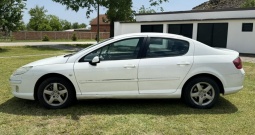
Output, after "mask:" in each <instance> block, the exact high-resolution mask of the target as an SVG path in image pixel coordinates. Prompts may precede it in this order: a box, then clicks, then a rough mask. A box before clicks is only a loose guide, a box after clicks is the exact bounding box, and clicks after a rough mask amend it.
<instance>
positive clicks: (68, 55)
mask: <svg viewBox="0 0 255 135" xmlns="http://www.w3.org/2000/svg"><path fill="white" fill-rule="evenodd" d="M111 39H113V38H108V39H105V40H103V41H100V42H98V43H96V44H93V45H91V46H88V47H86V48H84V49H82V50H80V51H78V52H75V53H72V54H67V55H65V56H64V57H69V56H72V55H74V54H76V53H79V52H81V51H85V50H87V49H89V48H92V47H94V46H97V45H98V44H101V43H104V42H106V41H109V40H111Z"/></svg>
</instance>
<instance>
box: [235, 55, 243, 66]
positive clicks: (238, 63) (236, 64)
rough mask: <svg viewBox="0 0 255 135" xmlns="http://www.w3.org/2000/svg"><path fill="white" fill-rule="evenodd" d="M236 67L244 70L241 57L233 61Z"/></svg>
mask: <svg viewBox="0 0 255 135" xmlns="http://www.w3.org/2000/svg"><path fill="white" fill-rule="evenodd" d="M233 63H234V65H235V66H236V68H237V69H242V68H243V65H242V60H241V58H240V57H238V58H236V59H235V60H234V61H233Z"/></svg>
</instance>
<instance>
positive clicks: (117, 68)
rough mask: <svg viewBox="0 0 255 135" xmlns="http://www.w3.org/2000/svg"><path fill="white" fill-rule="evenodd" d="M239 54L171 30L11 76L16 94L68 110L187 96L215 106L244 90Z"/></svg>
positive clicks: (108, 43) (192, 102)
mask: <svg viewBox="0 0 255 135" xmlns="http://www.w3.org/2000/svg"><path fill="white" fill-rule="evenodd" d="M244 76H245V72H244V70H243V68H242V62H241V59H240V57H239V53H238V52H236V51H233V50H228V49H220V48H212V47H209V46H207V45H205V44H202V43H200V42H198V41H195V40H193V39H189V38H186V37H183V36H179V35H173V34H156V33H139V34H128V35H121V36H117V37H114V38H111V39H108V40H105V41H103V42H101V43H99V44H96V45H93V46H90V47H88V48H85V49H84V50H82V51H79V52H77V53H75V54H69V55H63V56H57V57H52V58H47V59H43V60H39V61H36V62H33V63H30V64H27V65H25V66H22V67H21V68H19V69H17V71H15V72H14V73H13V75H12V76H11V78H10V83H11V86H12V93H13V95H14V96H15V97H18V98H23V99H29V100H38V101H39V102H40V103H41V104H42V105H43V106H44V107H46V108H54V109H58V108H64V107H67V106H69V105H71V104H72V103H73V102H74V101H75V100H76V99H79V100H80V99H98V98H125V99H131V98H140V99H141V98H183V99H184V101H185V102H186V104H187V105H189V106H191V107H195V108H202V109H204V108H211V107H212V106H213V105H214V104H215V103H216V102H217V100H218V98H219V95H220V93H221V94H224V95H227V94H232V93H236V92H238V91H239V90H241V89H242V88H243V81H244Z"/></svg>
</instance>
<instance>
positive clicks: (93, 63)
mask: <svg viewBox="0 0 255 135" xmlns="http://www.w3.org/2000/svg"><path fill="white" fill-rule="evenodd" d="M89 63H90V64H91V65H93V66H96V65H97V63H100V59H99V57H98V56H95V57H94V58H93V59H92V61H91V62H89Z"/></svg>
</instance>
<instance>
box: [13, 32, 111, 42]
mask: <svg viewBox="0 0 255 135" xmlns="http://www.w3.org/2000/svg"><path fill="white" fill-rule="evenodd" d="M73 34H76V37H77V38H78V39H89V40H94V39H95V38H96V35H97V33H96V32H76V31H74V32H67V31H20V32H12V36H13V38H14V39H15V40H42V39H43V37H44V36H46V35H47V36H48V37H49V38H50V40H59V39H65V40H71V39H72V36H73ZM109 37H110V33H109V32H100V39H107V38H109Z"/></svg>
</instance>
